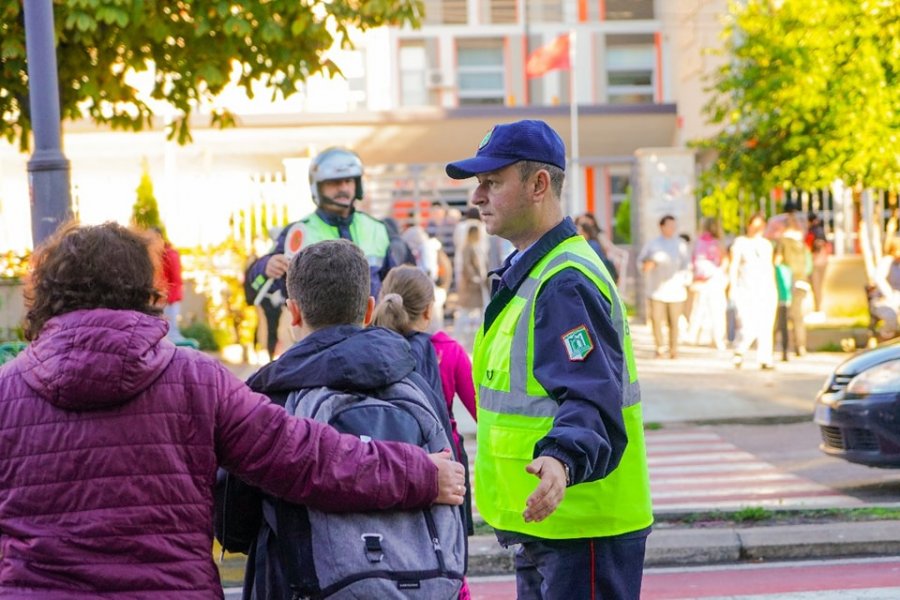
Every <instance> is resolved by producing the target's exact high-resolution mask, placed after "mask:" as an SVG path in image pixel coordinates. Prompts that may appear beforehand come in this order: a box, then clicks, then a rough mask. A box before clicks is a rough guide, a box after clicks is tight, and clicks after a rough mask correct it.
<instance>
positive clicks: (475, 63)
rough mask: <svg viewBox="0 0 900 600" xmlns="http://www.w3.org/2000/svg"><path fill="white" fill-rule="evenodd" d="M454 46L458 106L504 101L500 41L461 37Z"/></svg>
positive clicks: (501, 45)
mask: <svg viewBox="0 0 900 600" xmlns="http://www.w3.org/2000/svg"><path fill="white" fill-rule="evenodd" d="M457 44H458V45H457V47H456V67H457V73H456V75H457V82H458V86H459V104H460V106H464V105H472V104H503V103H504V101H505V98H506V85H505V81H504V66H503V42H502V41H501V40H467V39H460V40H458V42H457Z"/></svg>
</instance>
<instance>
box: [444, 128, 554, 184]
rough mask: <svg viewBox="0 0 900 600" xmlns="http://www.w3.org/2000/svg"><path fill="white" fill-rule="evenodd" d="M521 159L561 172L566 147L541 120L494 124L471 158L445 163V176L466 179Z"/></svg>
mask: <svg viewBox="0 0 900 600" xmlns="http://www.w3.org/2000/svg"><path fill="white" fill-rule="evenodd" d="M522 160H531V161H535V162H541V163H546V164H550V165H553V166H555V167H559V168H560V169H562V170H563V171H565V170H566V145H565V144H563V141H562V138H560V137H559V134H558V133H556V132H555V131H553V129H552V128H551V127H550V126H549V125H547V124H546V123H544V122H543V121H533V120H524V121H516V122H515V123H505V124H503V125H494V127H493V129H491V130H490V131H489V132H488V133H487V135H485V136H484V138H483V139H482V140H481V143H480V144H479V145H478V151H477V152H476V153H475V156H473V157H472V158H465V159H463V160H458V161H456V162H452V163H450V164H448V165H447V175H449V176H450V177H451V178H452V179H468V178H469V177H474V176H475V175H477V174H479V173H489V172H491V171H497V170H499V169H502V168H503V167H507V166H509V165H511V164H514V163H517V162H519V161H522Z"/></svg>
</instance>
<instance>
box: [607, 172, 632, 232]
mask: <svg viewBox="0 0 900 600" xmlns="http://www.w3.org/2000/svg"><path fill="white" fill-rule="evenodd" d="M630 196H631V177H629V176H628V175H626V174H625V173H611V174H610V176H609V199H610V201H611V203H612V215H613V223H612V225H611V226H610V229H612V236H611V237H612V240H613V242H614V243H616V244H623V243H627V241H626V240H624V239H622V238H621V237H620V236H619V232H618V231H616V227H615V223H616V221H617V219H618V218H619V208H620V207H621V206H622V203H623V202H624V201H625V200H626V199H627V198H629V197H630ZM621 218H625V215H624V214H623V216H622V217H621ZM628 229H629V230H630V229H631V227H630V225H629V227H628Z"/></svg>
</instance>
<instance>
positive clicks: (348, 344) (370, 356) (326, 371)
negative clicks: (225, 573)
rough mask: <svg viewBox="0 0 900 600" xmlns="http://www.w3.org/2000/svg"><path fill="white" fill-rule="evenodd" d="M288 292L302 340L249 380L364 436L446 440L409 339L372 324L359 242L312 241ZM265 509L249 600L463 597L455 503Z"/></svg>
mask: <svg viewBox="0 0 900 600" xmlns="http://www.w3.org/2000/svg"><path fill="white" fill-rule="evenodd" d="M287 289H288V295H289V300H288V301H287V307H288V310H289V311H290V314H291V325H292V329H293V333H294V334H295V335H296V337H297V339H298V340H299V341H298V342H297V343H296V344H295V345H294V346H292V347H291V348H290V349H288V350H287V351H286V352H285V353H284V354H283V355H282V356H281V357H280V358H279V359H278V360H277V361H275V362H274V363H271V364H270V365H267V366H266V367H263V369H261V370H260V371H259V372H258V373H257V374H256V375H254V376H253V377H252V378H251V379H250V380H249V381H248V384H249V385H250V386H251V388H253V389H256V390H260V391H262V392H264V393H266V394H268V395H269V396H270V397H271V398H272V399H273V400H274V401H276V402H283V403H284V405H285V408H286V409H287V410H288V412H290V413H292V414H294V415H296V416H301V417H308V418H311V419H315V420H317V421H322V422H326V423H328V424H330V425H331V426H332V427H334V428H336V429H337V430H338V431H341V432H342V433H346V434H350V435H354V436H357V437H360V438H361V439H363V440H365V441H368V440H393V441H403V442H408V443H412V444H415V445H418V446H420V447H423V448H426V449H427V450H429V451H432V452H435V451H440V450H443V449H448V448H449V447H450V440H449V437H448V435H447V432H446V431H445V429H444V427H443V426H442V425H441V419H440V418H439V416H438V415H437V414H436V413H435V410H434V408H433V406H432V404H431V402H430V401H429V400H428V399H426V397H425V396H424V394H423V393H422V390H421V389H420V388H419V387H417V385H416V384H415V383H414V382H413V379H411V378H410V376H411V374H413V370H414V367H415V359H414V358H413V356H412V353H411V350H410V347H409V344H407V343H406V341H405V340H404V339H403V338H402V337H401V336H399V335H397V334H396V333H394V332H392V331H388V330H386V329H381V328H365V326H366V325H368V324H369V322H370V320H371V316H372V312H373V310H374V299H372V298H371V297H370V296H369V267H368V263H367V262H366V258H365V256H364V255H363V253H362V251H361V250H360V249H359V248H358V247H357V246H355V245H353V244H352V243H350V242H349V241H347V240H331V241H325V242H320V243H317V244H313V245H311V246H308V247H307V248H304V249H303V250H302V251H301V252H300V253H299V254H297V255H296V256H295V257H294V258H293V260H292V261H291V265H290V268H289V270H288V273H287ZM273 451H274V450H273ZM371 475H372V474H368V473H365V472H362V473H359V475H358V476H359V477H360V478H368V477H370V476H371ZM460 491H461V492H462V491H464V490H460ZM262 515H263V519H262V525H261V526H260V528H259V532H258V535H257V536H256V539H255V542H254V544H253V546H252V547H251V549H250V557H249V559H248V565H247V572H246V575H245V585H244V597H245V598H251V597H252V598H255V599H263V598H266V599H274V598H278V599H281V598H285V599H292V598H398V599H399V598H447V599H450V598H456V597H457V596H458V594H459V590H460V586H461V584H462V580H463V572H464V568H465V564H464V563H465V550H464V547H465V531H464V526H463V523H462V519H461V516H460V512H459V509H457V508H456V507H452V506H432V507H430V508H428V509H424V510H414V511H398V510H395V511H389V512H371V513H349V514H347V513H345V514H338V513H328V512H324V511H322V510H316V509H313V508H309V507H305V506H300V505H295V504H290V503H288V502H283V501H280V500H277V499H275V498H271V497H267V498H266V499H265V500H264V501H263V506H262Z"/></svg>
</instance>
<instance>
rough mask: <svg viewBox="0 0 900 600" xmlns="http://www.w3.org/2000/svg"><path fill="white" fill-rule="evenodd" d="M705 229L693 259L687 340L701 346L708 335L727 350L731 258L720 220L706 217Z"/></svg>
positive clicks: (721, 347)
mask: <svg viewBox="0 0 900 600" xmlns="http://www.w3.org/2000/svg"><path fill="white" fill-rule="evenodd" d="M702 229H703V231H702V232H701V233H700V236H699V237H698V238H697V243H696V244H695V245H694V252H693V257H692V259H691V260H692V264H691V267H692V269H691V270H692V271H693V278H694V282H693V283H692V284H691V292H692V293H693V302H691V314H690V317H689V319H688V323H689V327H688V336H687V337H688V340H689V341H690V343H693V344H700V343H702V342H703V341H704V340H705V335H707V334H708V335H709V339H710V341H711V342H712V345H713V346H715V347H716V349H718V350H724V349H725V341H726V337H727V327H726V321H725V314H726V311H727V308H728V301H727V300H726V298H725V288H726V287H727V284H728V277H727V275H726V272H727V270H726V269H727V266H728V259H727V255H726V253H725V247H724V246H723V244H722V240H721V239H720V236H719V223H718V221H717V220H716V219H715V218H714V217H706V218H704V219H703V221H702Z"/></svg>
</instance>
